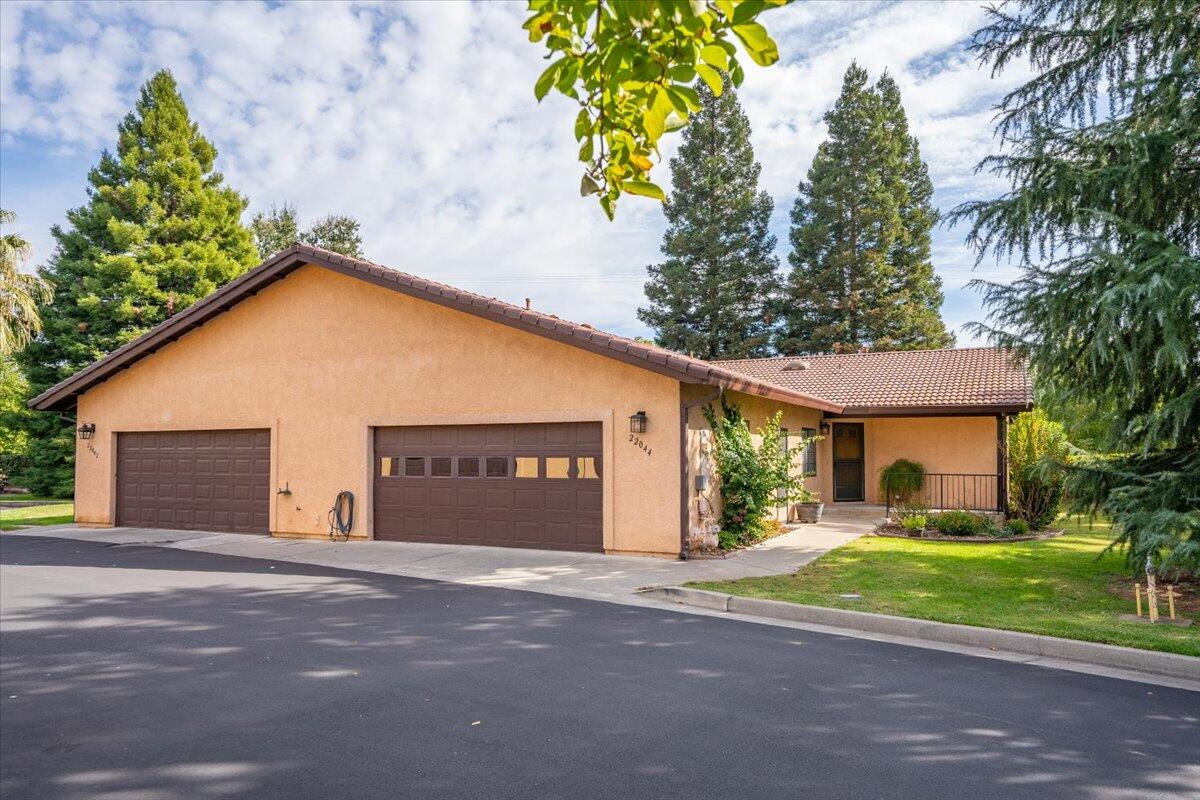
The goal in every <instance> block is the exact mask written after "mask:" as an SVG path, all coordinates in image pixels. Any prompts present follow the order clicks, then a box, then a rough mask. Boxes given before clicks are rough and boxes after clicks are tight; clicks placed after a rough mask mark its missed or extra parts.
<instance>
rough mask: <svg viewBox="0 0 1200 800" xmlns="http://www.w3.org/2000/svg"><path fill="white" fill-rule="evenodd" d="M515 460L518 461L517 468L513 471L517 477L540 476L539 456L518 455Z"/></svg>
mask: <svg viewBox="0 0 1200 800" xmlns="http://www.w3.org/2000/svg"><path fill="white" fill-rule="evenodd" d="M514 460H515V461H516V462H517V470H516V472H515V473H513V474H514V475H515V477H518V478H536V477H537V476H538V459H537V456H517V457H516V458H515V459H514Z"/></svg>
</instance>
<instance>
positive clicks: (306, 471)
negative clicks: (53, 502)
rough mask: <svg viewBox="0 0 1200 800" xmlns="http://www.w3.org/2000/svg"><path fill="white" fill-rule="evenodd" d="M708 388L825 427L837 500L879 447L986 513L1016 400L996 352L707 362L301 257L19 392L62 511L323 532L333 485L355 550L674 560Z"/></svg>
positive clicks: (1000, 476)
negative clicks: (59, 488) (67, 442)
mask: <svg viewBox="0 0 1200 800" xmlns="http://www.w3.org/2000/svg"><path fill="white" fill-rule="evenodd" d="M722 393H723V394H724V395H725V396H726V397H728V398H730V399H732V400H734V401H735V402H737V403H739V404H740V405H741V407H742V408H743V411H744V412H745V413H746V415H747V416H748V417H749V418H750V419H751V421H752V422H753V423H755V424H759V423H761V422H762V421H763V420H764V419H765V418H766V417H767V416H768V415H770V414H774V413H775V412H776V411H782V412H783V425H784V427H786V428H787V429H788V430H789V432H791V433H792V434H794V436H795V437H796V438H797V440H798V439H799V437H800V436H802V435H804V434H805V432H806V431H813V432H819V433H821V434H824V439H822V440H820V441H819V442H818V443H817V444H816V445H815V446H814V447H813V448H812V449H811V450H810V452H807V453H806V454H805V456H804V460H805V461H806V462H807V466H808V468H809V469H810V470H811V471H813V472H815V473H816V474H815V477H813V478H811V479H810V483H811V486H812V488H814V489H817V490H819V491H820V492H821V495H822V499H823V500H825V502H826V503H828V504H834V505H836V504H838V503H843V502H844V503H849V504H853V503H864V502H865V503H875V502H879V501H880V498H879V497H878V489H877V486H876V484H877V479H876V477H875V476H876V474H877V472H878V469H879V468H880V467H881V466H883V465H885V464H887V463H890V462H891V461H892V460H894V459H896V458H900V457H904V458H910V459H913V460H916V461H919V462H921V463H922V464H923V465H924V466H925V468H926V470H927V471H928V472H930V473H935V474H945V475H959V476H962V475H972V476H983V477H985V478H988V477H990V479H991V483H990V486H991V488H990V489H988V490H985V494H986V493H987V492H990V493H991V494H990V495H988V497H987V498H985V500H983V501H978V500H976V501H974V502H977V503H978V502H983V504H984V505H987V504H993V505H997V506H1000V505H1002V504H1003V498H1002V494H1003V491H1004V485H1005V477H1004V457H1003V439H1004V434H1003V432H1004V426H1005V419H1006V417H1007V415H1011V414H1014V413H1016V412H1019V411H1021V410H1024V409H1027V408H1029V407H1030V402H1031V397H1030V387H1029V381H1028V378H1027V376H1026V374H1025V371H1024V370H1023V369H1022V368H1021V367H1020V366H1019V365H1015V364H1013V363H1012V361H1011V360H1010V359H1009V358H1007V357H1006V356H1005V354H1003V353H1001V352H999V351H996V350H993V349H987V348H977V349H964V350H938V351H923V352H905V353H863V354H850V355H834V356H814V357H806V358H769V359H753V360H743V361H728V362H705V361H701V360H699V359H695V358H690V357H688V356H685V355H682V354H679V353H674V352H670V351H667V350H663V349H660V348H657V347H654V346H652V345H646V344H641V343H638V342H635V341H632V340H630V339H626V338H622V337H620V336H614V335H612V334H608V333H604V332H602V331H599V330H595V329H593V328H592V327H590V326H588V325H581V324H575V323H570V322H566V321H565V320H561V319H558V318H557V317H555V316H552V315H549V314H545V313H540V312H537V311H533V310H529V309H526V308H521V307H518V306H513V305H509V304H507V303H502V302H500V301H497V300H495V299H491V298H487V297H483V296H480V295H476V294H471V293H468V292H463V291H460V290H457V289H454V288H452V287H449V286H445V285H443V284H439V283H435V282H433V281H428V280H424V279H422V278H418V277H415V276H413V275H409V274H406V273H403V272H398V271H395V270H391V269H388V268H386V267H382V266H379V265H377V264H372V263H369V262H366V261H360V260H356V259H352V258H347V257H344V256H340V255H336V254H334V253H329V252H326V251H323V250H319V249H316V248H312V247H308V246H297V247H293V248H290V249H288V250H286V251H284V252H281V253H279V254H277V255H275V256H274V257H272V258H271V259H269V260H268V261H266V262H265V263H263V264H262V265H261V266H259V267H257V268H255V269H254V270H251V271H250V272H248V273H246V274H245V275H243V276H241V277H240V278H238V279H237V280H235V281H233V282H231V283H230V284H228V285H226V286H224V287H223V288H221V289H220V290H218V291H217V292H214V293H213V294H212V295H210V296H209V297H207V298H205V299H204V300H203V301H201V302H199V303H197V304H195V305H193V306H192V307H190V308H188V309H187V310H185V311H183V312H181V313H179V314H176V315H175V316H173V317H172V318H170V319H169V320H167V321H166V322H164V323H162V324H161V325H159V326H157V327H156V328H154V329H153V330H151V331H149V332H148V333H146V334H145V335H143V336H141V337H139V338H138V339H135V340H134V341H132V342H130V343H129V344H127V345H125V346H124V347H122V348H120V349H119V350H116V351H114V352H113V353H111V354H110V355H108V356H107V357H106V358H104V359H102V360H100V361H98V362H96V363H95V364H92V365H91V366H89V367H87V368H85V369H83V370H81V371H80V372H78V373H76V374H75V375H73V376H72V377H70V378H68V379H67V380H65V381H63V382H62V383H60V384H58V385H57V386H54V387H52V388H51V389H49V390H47V391H46V392H44V393H43V394H41V395H39V396H38V397H36V398H34V399H33V400H32V401H31V402H30V405H31V406H32V407H33V408H35V409H39V410H43V411H54V412H60V413H63V412H67V413H74V414H75V417H76V420H77V425H78V427H79V429H80V438H79V439H78V440H77V450H76V495H75V509H76V511H75V513H76V520H77V521H78V522H80V523H89V524H95V525H125V526H138V527H160V528H195V529H203V530H223V531H237V532H247V533H270V534H272V535H275V536H299V537H324V536H326V535H327V533H328V529H329V523H328V520H327V515H328V511H329V509H330V507H331V505H332V504H333V501H334V499H335V497H336V496H337V495H338V493H339V492H341V491H343V490H346V491H349V492H351V493H353V495H354V497H355V499H356V513H355V519H354V524H353V529H352V530H351V532H350V535H351V538H355V539H370V538H374V539H389V540H400V541H424V542H447V543H461V544H481V545H506V546H516V547H536V548H552V549H565V550H589V551H597V552H600V551H602V552H619V553H645V554H657V555H676V556H677V555H680V553H681V551H683V550H685V549H686V543H687V540H688V535H689V532H690V531H692V530H694V529H695V528H696V527H697V526H698V525H699V524H700V520H701V515H702V514H703V513H704V512H705V502H706V495H707V494H711V492H712V490H713V487H712V482H711V481H706V480H705V478H704V476H705V474H706V473H707V471H708V469H709V467H708V464H707V458H706V455H705V451H706V447H707V444H706V438H707V431H706V423H705V421H704V416H703V414H702V412H701V408H702V407H703V406H704V405H705V404H707V403H711V402H713V401H715V400H716V398H717V397H718V396H720V395H721V394H722ZM84 437H86V438H84ZM976 481H978V478H976ZM709 499H711V498H709ZM947 504H949V503H947ZM784 513H786V512H784Z"/></svg>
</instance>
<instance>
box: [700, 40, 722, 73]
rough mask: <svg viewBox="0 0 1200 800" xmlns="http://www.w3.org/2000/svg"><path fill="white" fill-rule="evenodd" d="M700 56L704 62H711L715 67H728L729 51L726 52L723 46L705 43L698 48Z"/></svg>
mask: <svg viewBox="0 0 1200 800" xmlns="http://www.w3.org/2000/svg"><path fill="white" fill-rule="evenodd" d="M700 58H701V59H702V60H703V61H704V62H705V63H706V64H711V65H712V66H714V67H716V68H717V69H723V70H727V69H729V53H726V52H725V48H723V47H721V46H720V45H717V44H707V45H705V46H704V47H702V48H700Z"/></svg>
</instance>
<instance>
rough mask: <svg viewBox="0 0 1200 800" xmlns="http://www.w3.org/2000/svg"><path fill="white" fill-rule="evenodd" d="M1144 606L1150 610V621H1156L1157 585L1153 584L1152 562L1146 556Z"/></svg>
mask: <svg viewBox="0 0 1200 800" xmlns="http://www.w3.org/2000/svg"><path fill="white" fill-rule="evenodd" d="M1146 606H1147V608H1148V609H1149V610H1150V621H1151V622H1158V587H1157V586H1155V584H1154V562H1153V561H1151V560H1150V556H1146Z"/></svg>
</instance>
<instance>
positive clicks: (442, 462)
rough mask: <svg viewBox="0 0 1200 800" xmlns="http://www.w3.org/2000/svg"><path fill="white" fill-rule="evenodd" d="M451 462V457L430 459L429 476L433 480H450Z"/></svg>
mask: <svg viewBox="0 0 1200 800" xmlns="http://www.w3.org/2000/svg"><path fill="white" fill-rule="evenodd" d="M450 461H451V459H450V457H449V456H434V457H433V458H431V459H429V476H430V477H432V478H449V477H450Z"/></svg>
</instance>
